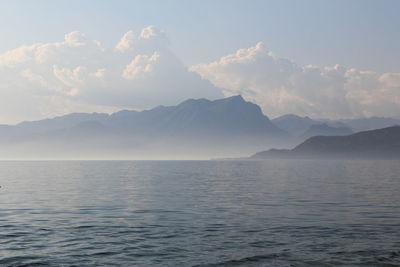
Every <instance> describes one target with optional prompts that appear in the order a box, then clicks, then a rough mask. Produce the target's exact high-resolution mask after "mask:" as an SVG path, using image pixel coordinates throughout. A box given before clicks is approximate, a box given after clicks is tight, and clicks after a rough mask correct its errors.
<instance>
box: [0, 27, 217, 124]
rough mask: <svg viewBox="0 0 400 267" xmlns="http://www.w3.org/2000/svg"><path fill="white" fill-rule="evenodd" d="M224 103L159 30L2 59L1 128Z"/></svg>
mask: <svg viewBox="0 0 400 267" xmlns="http://www.w3.org/2000/svg"><path fill="white" fill-rule="evenodd" d="M222 96H223V95H222V93H221V90H220V89H217V88H215V86H213V85H212V84H211V83H210V82H209V81H207V80H203V79H202V78H201V77H200V76H199V75H198V74H196V73H193V72H189V71H188V70H187V68H186V67H185V66H184V65H183V64H182V62H181V61H180V60H179V59H178V58H177V57H176V56H175V55H174V54H173V53H172V52H171V50H170V48H169V40H168V38H167V37H166V35H165V34H164V33H163V32H161V31H160V30H158V29H157V28H155V27H154V26H148V27H146V28H144V29H142V30H141V31H140V32H139V33H138V34H135V33H134V32H133V31H128V32H127V33H125V34H124V35H123V36H122V37H121V39H120V40H119V41H117V42H116V45H115V47H104V46H103V45H102V44H101V43H100V42H98V41H95V40H90V39H88V38H87V37H86V36H85V35H84V34H83V33H80V32H77V31H76V32H71V33H68V34H66V35H65V37H64V40H63V41H60V42H52V43H37V44H33V45H24V46H21V47H18V48H16V49H13V50H10V51H8V52H6V53H4V54H1V55H0V114H2V115H0V122H2V123H4V122H6V123H9V122H15V121H20V120H26V119H40V118H43V117H47V116H55V115H60V114H65V113H69V112H78V111H81V112H93V111H105V112H110V111H114V110H117V109H121V108H137V109H141V108H150V107H153V106H157V105H172V104H177V103H178V102H180V101H183V100H185V99H187V98H202V97H205V98H211V99H215V98H218V97H222Z"/></svg>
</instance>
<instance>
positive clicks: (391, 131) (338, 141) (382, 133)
mask: <svg viewBox="0 0 400 267" xmlns="http://www.w3.org/2000/svg"><path fill="white" fill-rule="evenodd" d="M324 157H326V158H400V126H392V127H387V128H383V129H378V130H371V131H365V132H359V133H355V134H351V135H347V136H315V137H311V138H309V139H307V140H306V141H304V142H303V143H301V144H300V145H298V146H296V147H295V148H294V149H292V150H277V149H271V150H268V151H263V152H259V153H257V154H255V155H253V156H252V157H251V158H324Z"/></svg>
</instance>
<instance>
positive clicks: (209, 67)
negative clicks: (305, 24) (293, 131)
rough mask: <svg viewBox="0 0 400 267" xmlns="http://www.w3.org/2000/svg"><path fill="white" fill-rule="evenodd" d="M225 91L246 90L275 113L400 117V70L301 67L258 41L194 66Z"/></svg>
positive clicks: (320, 115) (194, 68)
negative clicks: (379, 72) (378, 71)
mask: <svg viewBox="0 0 400 267" xmlns="http://www.w3.org/2000/svg"><path fill="white" fill-rule="evenodd" d="M191 70H192V71H194V72H196V73H199V74H200V75H201V76H202V77H203V78H205V79H208V80H210V81H211V82H212V83H213V84H214V85H215V86H218V87H221V88H226V89H225V91H224V93H225V95H231V94H238V93H240V94H242V95H243V96H244V97H246V98H247V99H249V100H252V101H254V102H256V103H258V104H259V105H260V106H261V107H262V108H263V110H264V112H265V113H266V114H267V115H270V116H272V117H274V116H278V115H282V114H285V113H295V114H299V115H308V116H314V117H330V118H343V117H358V116H371V115H378V116H397V117H398V116H400V109H399V108H398V107H399V104H400V99H399V98H400V73H384V74H378V73H375V72H363V71H359V70H356V69H352V68H346V67H343V66H340V65H335V66H332V67H320V66H312V65H308V66H299V65H297V64H296V63H294V62H293V61H291V60H288V59H285V58H279V57H277V56H275V55H274V54H273V53H271V52H270V51H268V50H266V49H265V48H264V47H263V44H262V43H258V44H256V45H255V46H253V47H250V48H248V49H240V50H238V51H237V52H236V53H234V54H230V55H227V56H224V57H221V58H220V59H219V60H217V61H214V62H210V63H207V64H199V65H195V66H192V67H191Z"/></svg>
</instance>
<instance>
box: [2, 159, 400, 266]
mask: <svg viewBox="0 0 400 267" xmlns="http://www.w3.org/2000/svg"><path fill="white" fill-rule="evenodd" d="M0 185H1V186H2V188H0V227H1V228H0V265H1V266H18V265H24V264H25V265H29V264H38V265H40V264H44V265H46V264H50V265H55V266H59V265H65V266H70V265H76V266H92V265H97V266H98V265H104V266H113V265H117V266H132V265H142V266H157V265H159V266H196V265H200V266H203V265H205V266H208V265H216V266H220V265H221V266H290V265H292V266H325V265H326V266H336V265H348V266H353V265H359V266H368V265H369V266H377V265H385V264H386V265H388V266H390V264H391V265H393V266H398V265H400V194H399V192H400V164H399V162H398V161H366V160H364V161H311V160H308V161H291V160H286V161H277V160H271V161H67V162H61V161H48V162H44V161H43V162H40V161H37V162H35V161H31V162H5V161H4V162H0ZM324 264H325V265H324Z"/></svg>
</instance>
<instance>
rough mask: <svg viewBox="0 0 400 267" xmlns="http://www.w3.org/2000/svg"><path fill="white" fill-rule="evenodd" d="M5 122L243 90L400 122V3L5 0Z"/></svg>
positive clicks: (1, 60)
mask: <svg viewBox="0 0 400 267" xmlns="http://www.w3.org/2000/svg"><path fill="white" fill-rule="evenodd" d="M0 5H1V8H0V22H1V23H0V34H1V36H2V38H1V39H2V41H1V42H0V124H2V123H3V124H14V123H18V122H20V121H24V120H36V119H41V118H46V117H54V116H58V115H63V114H67V113H71V112H113V111H116V110H119V109H124V108H129V109H145V108H151V107H154V106H158V105H175V104H178V103H179V102H181V101H183V100H185V99H187V98H209V99H215V98H221V97H225V96H230V95H234V94H242V95H243V97H244V98H245V99H247V100H249V101H252V102H255V103H257V104H258V105H260V107H261V108H262V109H263V111H264V113H265V114H266V115H267V116H269V117H276V116H279V115H283V114H286V113H295V114H298V115H302V116H311V117H326V118H352V117H364V116H367V117H368V116H387V117H389V116H391V117H400V108H399V104H400V51H399V48H400V34H398V29H399V26H400V16H398V10H400V1H396V0H381V1H378V0H376V1H370V0H335V1H333V0H332V1H326V0H299V1H285V0H279V1H267V0H264V1H258V0H252V1H244V0H242V1H239V0H236V1H235V0H229V1H228V0H219V1H210V0H203V1H195V0H192V1H171V0H159V1H151V0H148V1H118V0H116V1H101V0H96V1H94V0H86V1H73V0H68V1H62V0H59V1H49V0H48V1H44V0H37V1H18V0H14V1H1V2H0Z"/></svg>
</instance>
